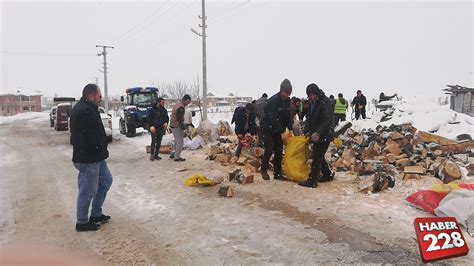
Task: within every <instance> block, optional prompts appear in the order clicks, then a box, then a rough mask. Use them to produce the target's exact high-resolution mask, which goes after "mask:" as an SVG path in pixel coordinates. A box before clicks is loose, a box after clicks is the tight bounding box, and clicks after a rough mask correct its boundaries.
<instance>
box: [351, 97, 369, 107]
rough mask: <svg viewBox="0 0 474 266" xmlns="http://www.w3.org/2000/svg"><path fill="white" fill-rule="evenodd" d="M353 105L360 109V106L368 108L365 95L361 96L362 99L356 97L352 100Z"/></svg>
mask: <svg viewBox="0 0 474 266" xmlns="http://www.w3.org/2000/svg"><path fill="white" fill-rule="evenodd" d="M352 104H353V105H354V106H355V107H358V106H359V105H362V106H366V105H367V99H366V98H365V96H364V94H361V96H360V97H357V96H356V97H354V99H353V100H352Z"/></svg>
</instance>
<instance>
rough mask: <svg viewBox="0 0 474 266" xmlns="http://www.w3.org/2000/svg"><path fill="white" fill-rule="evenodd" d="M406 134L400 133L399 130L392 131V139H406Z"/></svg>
mask: <svg viewBox="0 0 474 266" xmlns="http://www.w3.org/2000/svg"><path fill="white" fill-rule="evenodd" d="M404 138H405V136H403V135H402V134H400V133H398V132H397V131H395V132H393V133H392V139H393V140H397V139H404Z"/></svg>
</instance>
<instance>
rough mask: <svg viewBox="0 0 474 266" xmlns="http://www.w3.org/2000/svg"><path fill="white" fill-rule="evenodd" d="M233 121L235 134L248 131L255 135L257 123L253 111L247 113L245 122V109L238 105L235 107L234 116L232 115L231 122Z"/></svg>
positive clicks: (242, 133)
mask: <svg viewBox="0 0 474 266" xmlns="http://www.w3.org/2000/svg"><path fill="white" fill-rule="evenodd" d="M234 122H235V134H237V135H245V134H246V133H250V134H252V135H257V123H255V113H253V112H252V113H250V114H249V115H248V122H247V110H245V107H238V108H237V109H235V112H234V116H233V117H232V122H231V123H234ZM246 123H248V128H247V129H245V124H246Z"/></svg>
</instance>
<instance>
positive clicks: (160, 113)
mask: <svg viewBox="0 0 474 266" xmlns="http://www.w3.org/2000/svg"><path fill="white" fill-rule="evenodd" d="M147 120H148V125H149V126H150V133H151V154H150V161H154V160H155V159H157V160H161V157H160V156H158V152H159V151H160V147H161V140H162V139H163V135H164V134H165V132H166V128H167V127H168V122H169V116H168V111H166V108H165V99H163V98H158V100H157V101H156V103H155V104H154V105H153V106H152V107H151V108H150V109H148V113H147Z"/></svg>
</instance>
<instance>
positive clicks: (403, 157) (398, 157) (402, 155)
mask: <svg viewBox="0 0 474 266" xmlns="http://www.w3.org/2000/svg"><path fill="white" fill-rule="evenodd" d="M395 158H396V159H397V160H401V159H405V158H408V155H406V154H405V153H403V154H400V155H398V156H396V157H395Z"/></svg>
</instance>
